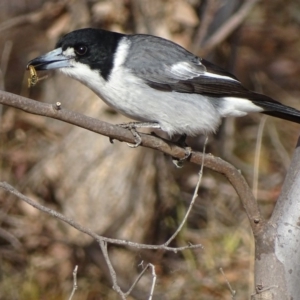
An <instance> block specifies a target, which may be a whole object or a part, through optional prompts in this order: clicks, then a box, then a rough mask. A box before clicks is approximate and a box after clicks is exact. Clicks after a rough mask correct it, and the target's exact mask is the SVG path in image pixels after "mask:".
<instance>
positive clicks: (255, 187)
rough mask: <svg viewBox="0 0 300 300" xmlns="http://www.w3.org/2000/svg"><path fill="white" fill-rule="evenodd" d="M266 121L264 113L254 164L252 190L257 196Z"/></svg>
mask: <svg viewBox="0 0 300 300" xmlns="http://www.w3.org/2000/svg"><path fill="white" fill-rule="evenodd" d="M266 121H267V116H265V115H264V116H263V117H262V118H261V120H260V123H259V126H258V130H257V138H256V146H255V155H254V166H253V183H252V191H253V195H254V197H255V198H257V190H258V174H259V163H260V152H261V145H262V136H263V132H264V128H265V124H266Z"/></svg>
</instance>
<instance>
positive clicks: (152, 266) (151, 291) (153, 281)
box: [148, 263, 156, 300]
mask: <svg viewBox="0 0 300 300" xmlns="http://www.w3.org/2000/svg"><path fill="white" fill-rule="evenodd" d="M148 266H149V267H150V268H151V270H152V272H151V274H152V278H153V279H152V285H151V290H150V295H149V298H148V299H149V300H152V297H153V293H154V288H155V283H156V273H155V267H154V265H152V264H150V263H149V264H148Z"/></svg>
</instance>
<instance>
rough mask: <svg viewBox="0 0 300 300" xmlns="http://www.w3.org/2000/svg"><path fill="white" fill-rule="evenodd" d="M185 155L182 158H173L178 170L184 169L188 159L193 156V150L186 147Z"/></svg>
mask: <svg viewBox="0 0 300 300" xmlns="http://www.w3.org/2000/svg"><path fill="white" fill-rule="evenodd" d="M184 150H185V155H184V157H182V158H175V157H172V162H173V164H174V165H175V166H176V167H177V168H182V167H183V164H184V163H185V162H186V161H187V159H188V158H189V157H190V156H191V154H192V148H191V147H185V148H184Z"/></svg>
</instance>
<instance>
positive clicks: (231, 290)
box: [220, 268, 236, 300]
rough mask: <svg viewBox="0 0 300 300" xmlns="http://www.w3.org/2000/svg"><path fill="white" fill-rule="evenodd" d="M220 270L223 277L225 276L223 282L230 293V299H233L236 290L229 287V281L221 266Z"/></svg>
mask: <svg viewBox="0 0 300 300" xmlns="http://www.w3.org/2000/svg"><path fill="white" fill-rule="evenodd" d="M220 272H221V273H222V275H223V277H224V278H225V282H226V284H227V286H228V288H229V290H230V293H231V299H232V300H235V296H236V291H235V290H234V289H233V288H232V287H231V284H230V282H229V281H228V279H227V277H226V275H225V273H224V271H223V268H220Z"/></svg>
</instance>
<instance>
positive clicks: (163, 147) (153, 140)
mask: <svg viewBox="0 0 300 300" xmlns="http://www.w3.org/2000/svg"><path fill="white" fill-rule="evenodd" d="M0 104H4V105H8V106H11V107H14V108H18V109H20V110H23V111H25V112H28V113H31V114H36V115H41V116H45V117H50V118H53V119H57V120H61V121H64V122H67V123H70V124H73V125H76V126H79V127H82V128H85V129H87V130H90V131H93V132H96V133H99V134H101V135H105V136H107V137H109V138H111V139H115V140H119V141H121V142H127V143H132V144H134V143H135V140H134V137H133V136H132V134H131V132H130V131H129V130H127V129H123V128H121V127H119V126H116V125H112V124H109V123H106V122H103V121H100V120H98V119H95V118H91V117H88V116H85V115H83V114H80V113H77V112H73V111H69V110H66V109H63V108H62V107H61V105H60V104H55V105H51V104H46V103H41V102H37V101H35V100H32V99H28V98H25V97H21V96H19V95H16V94H11V93H8V92H4V91H0ZM140 135H141V137H142V143H141V146H144V147H147V148H151V149H155V150H158V151H160V152H163V153H165V154H168V155H170V156H172V157H175V158H178V159H181V158H184V157H185V155H186V150H185V149H184V148H181V147H179V146H178V145H176V144H174V143H172V142H170V141H168V140H165V139H163V138H159V137H157V136H153V135H150V134H144V133H141V134H140ZM188 160H189V161H190V162H193V163H195V164H198V165H201V164H202V162H203V161H204V166H205V167H207V168H209V169H211V170H213V171H216V172H218V173H221V174H223V175H224V176H226V177H227V179H228V180H229V181H230V183H231V184H232V186H233V187H234V189H235V190H236V192H237V194H238V196H239V197H240V199H241V201H242V204H243V206H244V209H245V211H246V214H247V216H248V219H249V221H250V225H251V228H252V231H253V233H254V235H256V234H258V233H259V232H260V231H261V229H262V226H263V225H264V220H263V219H262V217H261V214H260V211H259V208H258V205H257V202H256V199H255V198H254V196H253V194H252V191H251V189H250V187H249V185H248V184H247V182H246V180H245V178H244V177H243V176H242V174H241V173H240V172H239V170H237V169H236V168H235V167H234V166H232V165H231V164H229V163H228V162H226V161H224V160H222V159H221V158H219V157H214V156H213V155H211V154H207V155H204V159H203V154H202V153H200V152H194V151H193V152H192V153H191V156H190V157H189V159H188ZM11 192H12V191H11ZM17 196H18V195H17ZM18 197H19V196H18ZM72 226H73V225H72ZM107 241H108V240H107ZM108 242H109V241H108Z"/></svg>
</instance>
